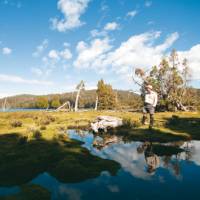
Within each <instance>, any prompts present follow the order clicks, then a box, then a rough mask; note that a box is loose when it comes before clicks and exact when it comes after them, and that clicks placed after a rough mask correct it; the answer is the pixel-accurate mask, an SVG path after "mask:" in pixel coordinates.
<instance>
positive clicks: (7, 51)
mask: <svg viewBox="0 0 200 200" xmlns="http://www.w3.org/2000/svg"><path fill="white" fill-rule="evenodd" d="M11 53H12V49H10V48H8V47H4V48H3V49H2V54H3V55H9V54H11Z"/></svg>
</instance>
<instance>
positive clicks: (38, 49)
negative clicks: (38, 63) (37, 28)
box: [32, 39, 49, 57]
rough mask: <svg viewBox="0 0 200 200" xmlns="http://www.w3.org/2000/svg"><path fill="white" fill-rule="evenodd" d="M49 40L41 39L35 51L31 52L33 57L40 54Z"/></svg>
mask: <svg viewBox="0 0 200 200" xmlns="http://www.w3.org/2000/svg"><path fill="white" fill-rule="evenodd" d="M48 43H49V41H48V40H47V39H45V40H43V41H42V43H41V44H40V45H38V46H37V47H36V51H35V52H34V53H33V54H32V55H33V57H38V56H40V55H41V54H42V53H43V52H44V50H45V49H46V48H47V47H48Z"/></svg>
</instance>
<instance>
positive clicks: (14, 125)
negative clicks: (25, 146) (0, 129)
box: [10, 120, 22, 128]
mask: <svg viewBox="0 0 200 200" xmlns="http://www.w3.org/2000/svg"><path fill="white" fill-rule="evenodd" d="M10 125H11V127H13V128H16V127H21V126H22V122H21V121H19V120H12V121H10Z"/></svg>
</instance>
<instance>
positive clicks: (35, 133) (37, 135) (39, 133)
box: [33, 129, 42, 140]
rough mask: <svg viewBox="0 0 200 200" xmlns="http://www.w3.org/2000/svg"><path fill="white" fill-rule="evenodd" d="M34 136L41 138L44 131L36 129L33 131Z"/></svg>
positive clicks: (37, 138)
mask: <svg viewBox="0 0 200 200" xmlns="http://www.w3.org/2000/svg"><path fill="white" fill-rule="evenodd" d="M33 138H34V139H36V140H39V139H41V138H42V133H41V132H40V131H39V130H37V129H36V130H35V131H33Z"/></svg>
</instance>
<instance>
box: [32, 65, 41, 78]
mask: <svg viewBox="0 0 200 200" xmlns="http://www.w3.org/2000/svg"><path fill="white" fill-rule="evenodd" d="M31 72H32V73H33V74H36V75H37V76H42V75H43V72H42V70H41V69H40V68H37V67H33V68H31Z"/></svg>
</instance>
